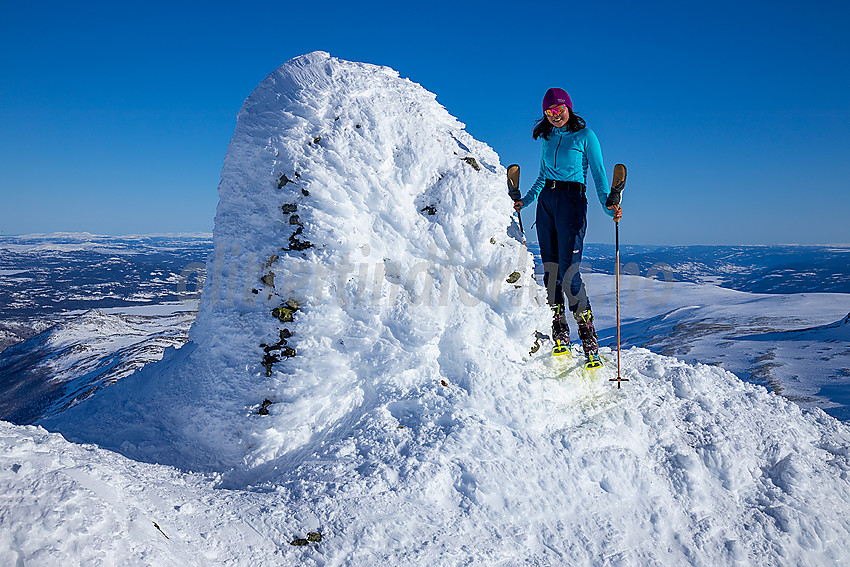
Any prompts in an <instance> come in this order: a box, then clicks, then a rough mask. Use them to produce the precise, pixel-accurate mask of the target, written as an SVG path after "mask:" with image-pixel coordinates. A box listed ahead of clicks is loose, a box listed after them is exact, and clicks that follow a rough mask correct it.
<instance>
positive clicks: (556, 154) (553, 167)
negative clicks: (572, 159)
mask: <svg viewBox="0 0 850 567" xmlns="http://www.w3.org/2000/svg"><path fill="white" fill-rule="evenodd" d="M563 139H564V138H563V136H561V135H558V145H557V146H556V147H555V164H554V165H553V166H552V169H558V150H559V149H560V148H561V140H563Z"/></svg>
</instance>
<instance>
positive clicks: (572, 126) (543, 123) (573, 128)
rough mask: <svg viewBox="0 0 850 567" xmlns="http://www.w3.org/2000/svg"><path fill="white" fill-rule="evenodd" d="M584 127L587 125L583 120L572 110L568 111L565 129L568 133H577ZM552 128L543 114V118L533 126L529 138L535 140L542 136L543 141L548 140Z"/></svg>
mask: <svg viewBox="0 0 850 567" xmlns="http://www.w3.org/2000/svg"><path fill="white" fill-rule="evenodd" d="M585 126H587V124H586V123H585V121H584V119H583V118H582V117H581V116H579V115H578V114H576V113H575V112H573V111H572V110H570V119H569V120H567V129H568V130H569V131H570V132H578V131H579V130H581V129H582V128H584V127H585ZM552 128H553V126H552V123H551V122H549V120H548V119H547V118H546V115H545V114H544V115H543V118H541V119H540V120H538V121H537V122H536V123H535V124H534V130H532V132H531V136H532V137H533V138H534V139H535V140H536V139H537V138H539V137H540V136H543V138H544V139H546V140H548V139H549V134H551V133H552Z"/></svg>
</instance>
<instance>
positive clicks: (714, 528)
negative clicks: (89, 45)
mask: <svg viewBox="0 0 850 567" xmlns="http://www.w3.org/2000/svg"><path fill="white" fill-rule="evenodd" d="M504 173H505V171H504V168H503V167H502V166H501V164H500V163H499V159H498V156H496V154H495V153H494V152H493V151H492V150H491V149H490V148H489V147H487V146H486V145H485V144H483V143H480V142H478V141H476V140H474V139H473V138H472V137H471V136H469V134H467V133H466V132H465V131H464V129H463V125H462V124H460V123H459V122H458V121H457V120H456V119H454V118H453V117H452V116H450V115H449V113H448V112H447V111H446V110H445V109H444V108H443V107H442V106H441V105H440V104H438V103H437V102H436V100H435V96H434V95H433V94H431V93H428V92H427V91H425V90H424V89H423V88H422V87H421V86H419V85H417V84H415V83H412V82H411V81H409V80H406V79H402V78H399V76H398V74H397V73H396V72H395V71H393V70H391V69H388V68H382V67H376V66H373V65H366V64H359V63H350V62H346V61H341V60H339V59H335V58H332V57H330V56H329V55H328V54H326V53H322V52H317V53H311V54H308V55H305V56H302V57H298V58H296V59H293V60H292V61H290V62H288V63H286V64H285V65H284V66H282V67H281V68H280V69H278V70H277V71H275V72H274V73H272V74H271V75H269V76H268V77H267V78H266V79H265V80H264V81H263V82H262V83H261V84H260V86H259V87H258V88H257V89H256V90H255V91H254V92H253V93H252V94H251V96H250V97H249V98H248V100H247V101H246V102H245V104H244V106H243V108H242V110H241V111H240V113H239V117H238V124H237V128H236V132H235V134H234V137H233V140H232V142H231V144H230V147H229V149H228V153H227V157H226V158H225V164H224V168H223V171H222V180H221V185H220V187H219V194H220V203H219V207H218V211H217V215H216V224H215V232H214V244H215V248H216V253H215V254H214V256H213V258H212V259H211V260H210V262H209V264H208V266H207V274H208V279H207V284H206V286H205V289H204V295H203V298H202V301H201V308H200V312H199V315H198V318H197V320H196V322H195V324H194V326H193V327H192V329H191V331H190V338H191V342H190V343H189V344H188V345H187V346H185V347H183V348H181V349H179V350H177V351H169V352H168V353H167V354H166V356H165V358H164V359H163V361H162V362H160V363H157V364H153V365H148V366H147V367H145V368H144V369H143V370H142V371H140V372H137V373H136V374H134V375H133V376H131V377H129V378H125V379H123V380H122V381H121V382H119V383H118V384H116V385H115V386H113V387H110V388H109V389H107V390H105V391H104V392H102V393H99V394H98V395H97V396H95V397H94V398H92V399H90V400H87V401H86V402H84V403H82V404H80V405H79V406H77V407H75V408H73V409H71V410H69V411H66V412H65V413H63V414H62V415H61V416H59V417H58V418H56V419H54V420H51V421H48V422H45V425H47V426H48V427H50V428H53V429H57V430H58V431H60V432H62V433H63V434H65V435H66V436H67V437H68V438H70V439H72V440H76V441H87V442H95V443H97V444H98V445H100V446H101V447H105V448H111V449H114V450H117V451H119V452H120V453H122V454H123V455H125V456H127V457H130V458H131V459H134V460H138V461H146V462H149V463H159V464H165V465H173V466H175V467H178V468H180V469H182V470H185V471H193V472H194V473H198V472H201V473H214V475H215V476H214V477H213V478H215V479H216V482H217V486H218V487H219V488H222V487H224V488H231V489H235V490H237V491H244V493H245V494H251V495H252V496H251V500H250V501H251V502H255V501H256V494H263V495H264V497H263V503H264V504H263V506H262V507H261V508H260V509H257V508H256V507H255V505H254V504H252V505H251V509H250V510H245V511H244V512H241V514H242V515H243V517H244V518H245V519H246V522H247V521H248V520H247V519H248V518H249V517H250V518H253V520H251V521H250V522H248V523H250V524H251V525H252V526H257V525H259V526H260V527H259V528H254V529H255V530H256V529H258V530H259V533H262V534H263V535H264V537H265V538H267V539H266V544H263V545H256V544H255V543H253V542H252V543H250V544H248V543H245V544H244V549H243V550H242V551H243V552H242V553H238V554H234V553H232V549H231V550H230V551H231V553H229V554H228V553H222V554H221V555H219V556H217V557H211V554H212V553H213V552H212V551H210V550H211V549H216V548H217V546H216V544H210V543H209V541H205V540H208V538H210V537H212V538H215V537H216V536H210V534H208V533H204V534H203V537H201V536H198V535H197V534H196V532H195V531H194V530H195V528H193V524H192V518H191V515H190V516H189V517H186V516H180V517H177V516H176V515H175V514H173V513H170V517H173V521H174V522H175V523H177V524H178V525H179V526H180V533H181V534H182V540H181V545H183V546H184V547H183V549H190V548H193V546H195V547H197V548H199V549H200V548H204V549H207V550H208V551H207V558H208V560H214V559H218V560H221V561H226V562H228V563H236V562H239V561H240V560H241V561H245V563H246V564H248V563H249V562H251V563H253V562H256V561H257V560H260V561H269V560H271V558H272V557H274V558H275V559H274V560H275V562H276V563H279V564H287V565H295V564H299V565H300V564H308V565H342V564H346V565H386V564H410V565H437V564H446V565H449V564H451V565H453V564H478V565H484V564H486V565H518V564H530V565H562V564H563V565H566V564H570V565H575V564H588V565H590V564H601V563H614V564H621V565H648V564H668V565H680V564H695V565H700V564H704V565H718V564H734V563H735V562H737V561H744V562H748V563H750V564H789V565H791V564H793V565H818V564H823V563H824V562H836V561H839V560H841V559H845V560H846V559H847V558H848V557H850V550H848V543H847V542H848V539H847V537H846V536H847V535H848V532H850V520H848V518H847V517H846V515H845V514H844V509H845V508H846V505H847V502H848V501H850V483H848V476H847V475H848V470H850V450H848V445H850V443H848V440H850V436H848V433H847V430H846V428H845V427H844V426H843V425H841V424H840V423H838V422H836V421H835V420H833V419H831V418H829V417H827V416H826V415H825V414H823V413H822V412H819V411H815V412H813V413H807V414H803V413H802V412H801V411H800V410H799V408H797V407H796V406H794V405H793V404H790V403H788V402H786V401H785V400H782V399H781V398H779V397H777V396H774V395H771V394H768V393H767V392H766V391H765V390H764V389H762V388H757V387H753V386H748V385H746V384H744V383H742V382H741V381H740V380H738V379H737V378H736V377H735V376H734V375H732V374H729V373H727V372H725V371H723V370H721V369H718V368H714V367H707V366H696V367H695V366H689V365H686V364H684V363H681V362H678V361H676V360H675V359H671V358H665V357H661V356H658V355H655V354H652V353H650V352H648V351H645V350H641V349H632V350H630V351H628V352H626V353H625V355H624V374H625V376H626V377H629V378H630V379H631V382H630V383H628V385H627V386H626V387H624V389H623V390H620V391H618V390H616V389H613V388H612V387H611V386H610V385H609V383H608V381H607V380H608V378H610V377H611V376H612V372H613V371H612V370H611V367H610V360H609V367H608V368H606V369H605V370H603V371H601V372H599V373H596V374H594V375H585V374H584V373H583V372H582V371H581V370H580V368H579V365H578V363H574V362H570V361H555V360H552V359H551V357H549V356H548V353H547V352H546V351H547V350H548V348H547V347H545V346H544V347H543V348H541V349H540V350H539V351H538V352H537V353H535V354H530V352H529V351H530V348H531V346H532V345H533V343H534V338H535V334H536V331H537V330H541V331H545V330H546V328H547V327H548V315H549V313H548V310H547V309H546V307H545V306H544V305H541V301H540V299H539V296H540V295H542V294H539V293H538V292H542V290H539V289H538V286H537V284H536V283H535V282H534V279H533V265H532V259H531V256H530V254H528V253H527V251H526V250H525V249H524V248H523V246H522V244H521V243H520V242H519V240H518V239H517V234H516V230H517V229H516V227H515V226H514V225H513V221H512V218H511V215H510V212H511V203H510V201H509V199H508V197H507V192H506V187H505V181H504V179H505V177H504ZM509 280H510V283H508V281H509ZM592 294H593V290H591V296H592ZM600 324H601V326H604V325H605V322H604V321H600ZM603 354H607V356H609V357H610V351H604V350H603ZM26 435H27V436H28V439H30V440H29V441H28V443H29V444H30V445H33V444H35V445H38V444H56V443H58V441H55V440H52V439H51V440H48V439H44V438H43V437H42V436H41V435H42V434H41V433H39V432H33V431H31V430H27V433H26ZM93 458H94V457H93ZM122 466H123V465H122ZM126 470H128V471H130V470H131V468H130V467H126ZM132 470H135V469H132ZM16 473H17V471H16ZM9 474H10V473H9ZM127 474H142V473H135V472H133V473H131V472H128V473H127ZM7 476H8V474H7ZM14 478H15V482H20V481H19V480H18V479H17V477H14ZM2 480H3V476H2V475H0V481H2ZM10 482H12V481H7V484H8V483H10ZM115 482H120V483H125V482H131V481H127V480H125V479H119V480H116V481H115ZM15 486H19V485H15ZM63 486H64V490H66V491H68V492H72V493H75V494H76V493H78V491H82V490H84V486H77V485H74V484H73V483H71V485H68V484H67V483H66V484H65V485H63ZM237 493H238V492H237ZM246 501H247V500H246ZM216 513H218V512H216ZM203 514H204V512H203V510H199V511H198V512H197V515H203ZM201 523H204V525H206V522H201ZM307 530H313V531H317V532H319V533H322V534H323V537H324V539H323V541H322V543H321V544H319V545H314V546H307V547H305V548H303V549H297V550H295V549H294V548H290V547H288V546H286V544H281V543H280V542H286V541H288V540H289V539H290V538H291V537H294V536H295V534H296V533H297V532H298V531H300V532H302V533H303V532H306V531H307ZM124 537H135V536H124ZM268 542H278V545H272V544H269V543H268ZM160 543H161V542H160ZM106 545H108V546H117V545H118V543H115V542H109V543H107V544H106ZM232 545H240V544H239V543H238V542H237V543H234V544H232ZM282 545H283V546H284V547H281V546H282ZM219 547H220V546H219ZM187 554H188V555H191V553H187ZM199 556H200V555H199ZM122 557H123V556H122Z"/></svg>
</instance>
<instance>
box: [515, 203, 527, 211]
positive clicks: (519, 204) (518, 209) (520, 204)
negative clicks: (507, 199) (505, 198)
mask: <svg viewBox="0 0 850 567" xmlns="http://www.w3.org/2000/svg"><path fill="white" fill-rule="evenodd" d="M524 206H525V203H523V202H522V201H514V210H515V211H516V212H519V211H520V209H522V208H523V207H524Z"/></svg>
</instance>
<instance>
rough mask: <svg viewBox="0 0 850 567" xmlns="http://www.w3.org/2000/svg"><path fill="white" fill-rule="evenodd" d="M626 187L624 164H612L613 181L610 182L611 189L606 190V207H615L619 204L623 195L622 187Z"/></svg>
mask: <svg viewBox="0 0 850 567" xmlns="http://www.w3.org/2000/svg"><path fill="white" fill-rule="evenodd" d="M625 187H626V166H625V165H623V164H622V163H618V164H617V165H615V166H614V181H613V182H612V183H611V190H610V191H609V192H608V199H607V200H606V201H605V206H606V207H615V206H617V205H619V204H620V200H621V199H622V196H623V189H624V188H625Z"/></svg>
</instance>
